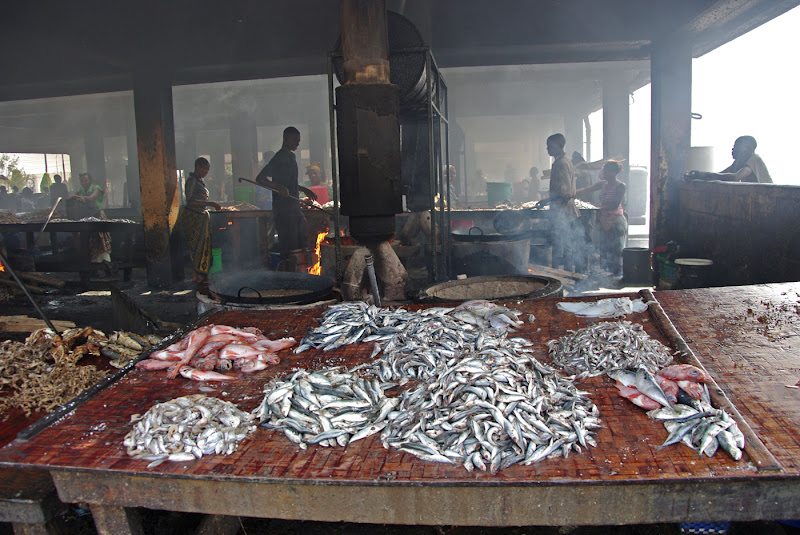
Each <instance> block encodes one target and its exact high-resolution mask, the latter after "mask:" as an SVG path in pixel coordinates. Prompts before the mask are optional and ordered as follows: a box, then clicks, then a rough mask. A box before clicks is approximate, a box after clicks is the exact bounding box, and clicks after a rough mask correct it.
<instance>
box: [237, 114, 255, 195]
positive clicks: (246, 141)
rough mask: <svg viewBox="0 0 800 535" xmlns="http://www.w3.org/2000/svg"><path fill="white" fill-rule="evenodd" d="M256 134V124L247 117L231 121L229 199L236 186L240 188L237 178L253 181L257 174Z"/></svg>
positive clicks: (239, 117)
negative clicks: (231, 173)
mask: <svg viewBox="0 0 800 535" xmlns="http://www.w3.org/2000/svg"><path fill="white" fill-rule="evenodd" d="M257 167H258V132H257V130H256V124H255V122H253V120H252V119H251V118H249V117H245V116H241V115H240V116H236V117H234V118H232V119H231V168H232V172H233V176H232V177H231V182H232V185H231V190H230V191H231V197H230V198H232V199H234V198H235V197H233V195H234V192H235V191H236V190H235V187H236V186H240V185H242V184H239V182H238V180H239V177H244V178H247V179H249V180H255V177H256V175H257V174H258V171H259V169H257Z"/></svg>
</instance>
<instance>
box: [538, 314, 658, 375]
mask: <svg viewBox="0 0 800 535" xmlns="http://www.w3.org/2000/svg"><path fill="white" fill-rule="evenodd" d="M547 347H548V349H549V350H550V358H551V359H552V361H553V364H554V365H555V366H557V367H559V368H561V369H563V370H564V371H565V372H566V373H568V374H572V375H577V378H578V379H583V378H586V377H595V376H597V375H601V374H602V373H605V372H606V371H608V370H611V369H614V368H628V369H637V368H639V367H641V366H644V367H645V368H646V369H647V370H648V371H650V373H655V372H656V371H657V370H658V369H659V368H662V367H664V366H666V365H667V364H669V362H670V361H671V360H672V354H671V352H670V350H669V349H668V348H667V347H666V346H665V345H664V344H662V343H661V342H659V341H658V340H655V339H653V338H650V336H649V335H648V334H647V333H646V332H644V328H643V327H642V326H641V325H640V324H638V323H631V322H629V321H619V322H602V323H595V324H592V325H589V326H588V327H584V328H583V329H579V330H577V331H569V334H567V335H565V336H562V337H561V338H559V339H558V340H550V341H549V342H547Z"/></svg>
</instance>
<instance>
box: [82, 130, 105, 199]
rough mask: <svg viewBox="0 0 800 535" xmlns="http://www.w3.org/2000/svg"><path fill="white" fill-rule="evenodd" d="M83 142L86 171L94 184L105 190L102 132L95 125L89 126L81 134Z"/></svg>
mask: <svg viewBox="0 0 800 535" xmlns="http://www.w3.org/2000/svg"><path fill="white" fill-rule="evenodd" d="M83 144H84V146H85V148H86V171H87V172H89V174H91V175H92V179H93V181H94V183H95V184H97V185H98V186H100V187H101V188H103V191H105V190H106V189H107V187H108V184H107V182H106V147H105V143H104V142H103V134H102V132H100V130H99V129H98V128H97V126H92V127H90V128H89V129H88V130H87V131H86V133H85V134H84V136H83Z"/></svg>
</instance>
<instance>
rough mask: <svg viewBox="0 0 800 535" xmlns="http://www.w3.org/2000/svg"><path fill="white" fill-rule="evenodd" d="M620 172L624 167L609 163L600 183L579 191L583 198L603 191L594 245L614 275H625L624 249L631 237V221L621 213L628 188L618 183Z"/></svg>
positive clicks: (593, 235)
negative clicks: (594, 192) (629, 236)
mask: <svg viewBox="0 0 800 535" xmlns="http://www.w3.org/2000/svg"><path fill="white" fill-rule="evenodd" d="M620 171H622V163H620V162H618V161H616V160H608V161H607V162H606V164H605V165H604V166H603V171H602V173H601V175H600V179H601V180H599V181H598V182H597V183H595V184H592V185H591V186H589V187H588V188H583V189H579V190H578V191H577V193H578V194H579V195H580V194H582V193H591V192H593V191H597V190H600V195H599V197H600V210H599V211H598V213H597V224H596V225H595V227H594V230H593V232H592V241H593V242H594V244H595V246H596V248H597V252H598V253H599V254H600V259H601V262H603V264H604V265H605V267H607V268H608V270H609V271H610V272H612V273H613V274H614V275H620V274H622V249H623V248H624V247H625V238H626V236H627V234H628V221H627V219H625V214H624V213H623V211H622V199H624V198H625V190H626V186H625V183H623V182H620V181H619V180H617V175H618V174H619V173H620Z"/></svg>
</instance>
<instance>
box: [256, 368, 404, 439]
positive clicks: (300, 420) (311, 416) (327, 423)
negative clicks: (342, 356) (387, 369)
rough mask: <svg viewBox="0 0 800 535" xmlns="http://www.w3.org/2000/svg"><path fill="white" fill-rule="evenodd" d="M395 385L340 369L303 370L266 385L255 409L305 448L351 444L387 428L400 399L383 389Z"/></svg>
mask: <svg viewBox="0 0 800 535" xmlns="http://www.w3.org/2000/svg"><path fill="white" fill-rule="evenodd" d="M394 386H396V385H395V384H390V383H380V382H378V381H377V380H374V379H373V380H370V379H364V378H362V377H359V376H357V375H354V374H352V373H350V372H346V371H343V370H342V369H341V368H339V367H337V368H328V369H324V370H319V371H312V372H308V371H305V370H299V371H297V372H295V373H293V374H292V375H291V376H289V377H288V378H287V379H286V380H280V379H278V380H275V381H273V382H271V383H270V384H269V385H267V387H266V389H265V396H264V400H263V401H262V403H261V405H260V406H259V407H258V408H257V409H256V410H255V411H254V412H253V413H254V415H255V417H257V418H260V420H261V423H260V425H261V427H265V428H267V429H280V430H282V431H283V433H284V434H285V435H286V438H288V439H289V440H291V441H292V442H294V443H295V444H297V445H298V446H300V448H301V449H306V447H307V446H306V445H307V444H319V445H321V446H336V445H337V444H338V445H340V446H347V445H348V444H351V443H353V442H355V441H357V440H361V439H362V438H366V437H368V436H371V435H374V434H375V433H378V432H379V431H381V430H382V429H383V428H384V427H386V424H387V423H388V416H389V413H390V412H391V411H392V410H393V409H394V408H395V406H396V405H397V403H398V401H399V399H397V398H389V397H386V395H385V394H384V391H385V390H386V389H388V388H392V387H394Z"/></svg>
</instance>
